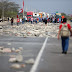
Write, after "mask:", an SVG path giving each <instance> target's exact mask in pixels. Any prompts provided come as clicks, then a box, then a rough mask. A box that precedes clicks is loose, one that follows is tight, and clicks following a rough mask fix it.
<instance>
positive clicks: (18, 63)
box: [0, 46, 35, 69]
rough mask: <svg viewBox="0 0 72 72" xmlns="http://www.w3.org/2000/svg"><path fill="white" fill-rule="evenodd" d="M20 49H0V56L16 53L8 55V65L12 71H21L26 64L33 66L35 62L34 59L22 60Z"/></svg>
mask: <svg viewBox="0 0 72 72" xmlns="http://www.w3.org/2000/svg"><path fill="white" fill-rule="evenodd" d="M22 50H23V48H22V47H19V48H18V49H16V48H4V47H3V46H1V47H0V54H1V55H2V54H5V53H14V52H15V53H17V54H13V55H12V54H11V55H10V54H9V57H10V58H9V63H11V66H10V68H13V69H21V68H24V67H26V65H27V64H30V65H33V64H34V62H35V60H34V59H32V58H31V59H28V60H24V59H23V56H22V54H21V53H22Z"/></svg>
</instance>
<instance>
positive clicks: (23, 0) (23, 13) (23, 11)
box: [23, 0, 24, 18]
mask: <svg viewBox="0 0 72 72" xmlns="http://www.w3.org/2000/svg"><path fill="white" fill-rule="evenodd" d="M23 18H24V0H23Z"/></svg>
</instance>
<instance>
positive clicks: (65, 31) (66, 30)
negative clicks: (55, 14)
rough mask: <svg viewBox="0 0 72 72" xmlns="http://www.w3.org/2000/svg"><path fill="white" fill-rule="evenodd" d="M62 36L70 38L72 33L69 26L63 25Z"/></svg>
mask: <svg viewBox="0 0 72 72" xmlns="http://www.w3.org/2000/svg"><path fill="white" fill-rule="evenodd" d="M60 34H61V36H62V37H69V35H70V32H69V29H68V26H67V24H62V28H61V33H60Z"/></svg>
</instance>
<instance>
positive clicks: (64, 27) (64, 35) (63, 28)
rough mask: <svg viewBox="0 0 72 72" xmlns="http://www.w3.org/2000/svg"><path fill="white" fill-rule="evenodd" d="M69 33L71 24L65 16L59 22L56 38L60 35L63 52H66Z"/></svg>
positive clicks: (71, 33) (70, 33) (70, 32)
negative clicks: (61, 22)
mask: <svg viewBox="0 0 72 72" xmlns="http://www.w3.org/2000/svg"><path fill="white" fill-rule="evenodd" d="M70 35H71V36H72V31H71V25H70V24H67V18H64V19H63V24H60V26H59V32H58V40H59V38H60V36H61V41H62V53H63V54H67V51H68V47H69V36H70Z"/></svg>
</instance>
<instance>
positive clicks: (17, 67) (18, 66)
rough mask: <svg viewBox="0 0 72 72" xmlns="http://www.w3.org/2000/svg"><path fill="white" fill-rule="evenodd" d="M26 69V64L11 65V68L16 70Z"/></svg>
mask: <svg viewBox="0 0 72 72" xmlns="http://www.w3.org/2000/svg"><path fill="white" fill-rule="evenodd" d="M24 67H26V65H24V64H12V65H11V68H14V69H20V68H24Z"/></svg>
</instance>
